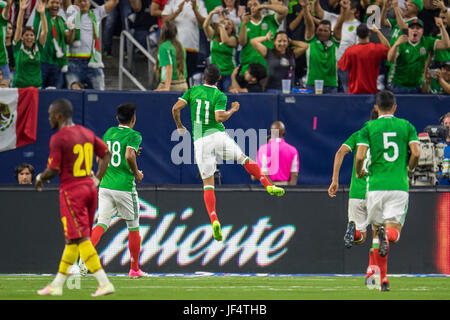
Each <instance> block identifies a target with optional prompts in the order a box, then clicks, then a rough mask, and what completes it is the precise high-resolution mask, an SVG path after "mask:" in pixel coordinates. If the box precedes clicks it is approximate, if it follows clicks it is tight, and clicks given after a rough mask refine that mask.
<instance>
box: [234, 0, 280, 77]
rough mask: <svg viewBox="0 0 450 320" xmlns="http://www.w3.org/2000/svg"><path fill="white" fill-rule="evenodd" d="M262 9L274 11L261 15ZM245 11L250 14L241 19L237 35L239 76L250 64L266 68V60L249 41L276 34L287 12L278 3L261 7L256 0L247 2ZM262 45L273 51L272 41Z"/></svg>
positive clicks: (274, 2)
mask: <svg viewBox="0 0 450 320" xmlns="http://www.w3.org/2000/svg"><path fill="white" fill-rule="evenodd" d="M263 9H268V10H272V11H275V14H268V15H263V14H262V10H263ZM247 10H249V11H250V14H246V15H245V16H244V17H243V18H242V22H241V25H240V27H239V35H238V41H239V44H240V45H241V46H242V51H241V57H240V61H241V66H242V69H241V75H244V74H245V71H247V69H248V66H249V64H250V63H260V64H262V65H263V66H265V67H267V63H266V59H264V57H262V56H261V55H260V54H259V53H258V52H257V51H256V50H255V49H254V48H253V47H252V45H251V43H250V40H251V39H253V38H256V37H261V36H265V35H266V34H267V32H269V31H272V33H273V34H276V33H277V31H278V28H279V27H280V25H281V23H282V22H283V20H284V18H285V17H286V16H287V14H288V11H289V10H288V8H287V7H286V6H284V5H283V4H282V3H281V2H279V1H272V4H262V5H261V4H260V2H259V1H258V0H248V2H247ZM264 45H265V46H266V47H268V48H269V49H273V41H266V42H264Z"/></svg>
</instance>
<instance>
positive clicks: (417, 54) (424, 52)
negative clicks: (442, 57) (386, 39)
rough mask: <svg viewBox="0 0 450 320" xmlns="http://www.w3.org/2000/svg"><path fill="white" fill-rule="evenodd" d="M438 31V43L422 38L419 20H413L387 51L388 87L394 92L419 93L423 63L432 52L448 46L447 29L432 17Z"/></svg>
mask: <svg viewBox="0 0 450 320" xmlns="http://www.w3.org/2000/svg"><path fill="white" fill-rule="evenodd" d="M435 19H436V25H437V26H438V27H439V29H440V30H441V32H442V40H438V39H436V38H433V37H426V36H423V21H422V20H420V19H414V20H412V21H410V22H409V23H408V35H407V36H406V35H401V36H400V37H399V38H398V39H397V41H396V42H395V44H394V45H393V46H392V47H391V49H389V52H388V55H387V60H388V61H389V62H390V63H391V68H390V71H389V79H388V82H389V86H390V89H391V91H392V92H394V93H419V92H420V87H421V85H422V78H423V74H424V69H425V63H426V61H427V58H428V55H429V54H430V53H431V52H433V51H435V50H446V49H448V48H449V46H450V40H449V37H448V33H447V30H445V27H444V24H443V23H442V19H441V18H435Z"/></svg>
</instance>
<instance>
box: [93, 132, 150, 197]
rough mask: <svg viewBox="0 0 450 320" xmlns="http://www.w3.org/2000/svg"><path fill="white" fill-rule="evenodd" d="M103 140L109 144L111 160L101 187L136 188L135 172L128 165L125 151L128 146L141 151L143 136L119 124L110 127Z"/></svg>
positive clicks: (124, 189) (128, 189)
mask: <svg viewBox="0 0 450 320" xmlns="http://www.w3.org/2000/svg"><path fill="white" fill-rule="evenodd" d="M103 141H104V142H105V143H106V144H107V145H108V148H109V151H110V152H111V161H110V163H109V166H108V170H106V173H105V175H104V176H103V179H102V181H101V183H100V187H101V188H106V189H112V190H119V191H129V192H132V191H134V190H135V188H136V184H135V181H134V174H133V172H132V171H131V169H130V167H129V166H128V163H127V160H126V159H125V153H126V150H127V148H128V147H130V148H133V149H134V150H136V152H138V151H139V146H140V144H141V142H142V136H141V134H140V133H139V132H137V131H135V130H133V129H131V128H129V127H127V126H122V125H119V126H118V127H112V128H109V129H108V131H106V133H105V134H104V136H103Z"/></svg>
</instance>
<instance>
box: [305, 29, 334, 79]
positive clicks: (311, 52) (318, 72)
mask: <svg viewBox="0 0 450 320" xmlns="http://www.w3.org/2000/svg"><path fill="white" fill-rule="evenodd" d="M306 42H307V43H308V44H309V48H308V50H306V63H307V65H308V73H307V80H306V84H307V85H310V86H313V85H314V80H323V85H324V86H325V87H337V61H336V53H337V50H338V49H339V42H338V41H337V40H335V39H334V38H331V39H330V40H328V41H326V42H325V43H322V42H321V41H320V40H319V39H317V36H316V35H314V37H313V38H312V39H311V40H307V41H306Z"/></svg>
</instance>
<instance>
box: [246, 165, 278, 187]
mask: <svg viewBox="0 0 450 320" xmlns="http://www.w3.org/2000/svg"><path fill="white" fill-rule="evenodd" d="M247 159H248V160H246V162H244V168H245V170H247V172H248V173H250V174H251V175H252V176H254V177H256V179H258V180H259V181H260V182H261V184H262V185H263V186H264V188H267V187H268V186H271V185H272V184H271V183H270V181H269V180H268V179H267V177H266V176H265V175H264V174H263V173H262V172H261V168H260V167H259V166H258V164H257V163H256V162H255V161H253V160H252V159H250V158H247Z"/></svg>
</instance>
